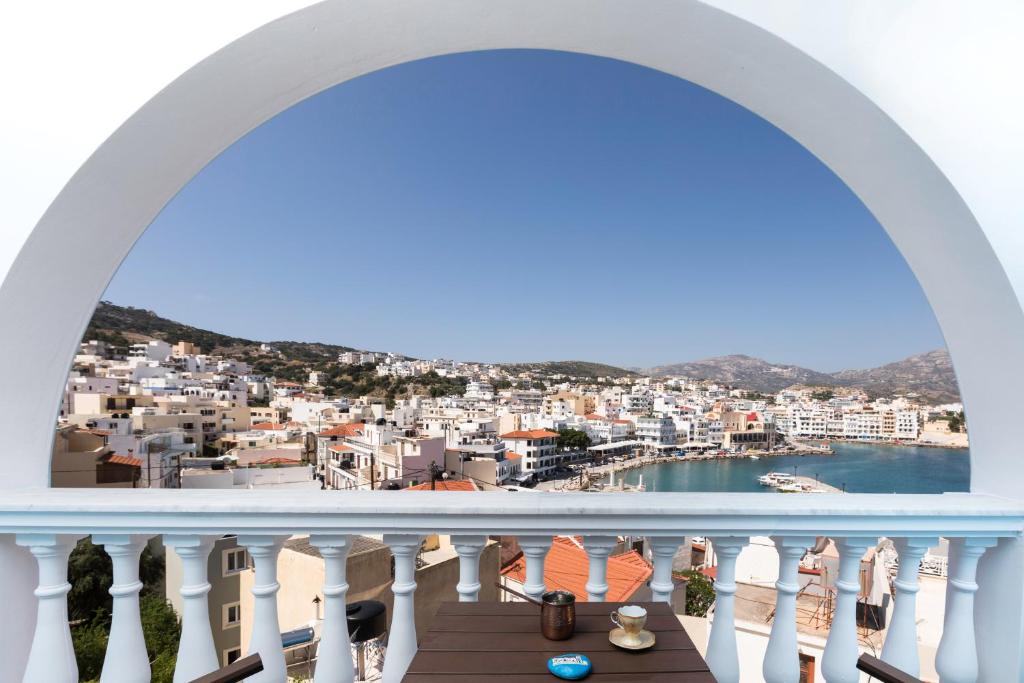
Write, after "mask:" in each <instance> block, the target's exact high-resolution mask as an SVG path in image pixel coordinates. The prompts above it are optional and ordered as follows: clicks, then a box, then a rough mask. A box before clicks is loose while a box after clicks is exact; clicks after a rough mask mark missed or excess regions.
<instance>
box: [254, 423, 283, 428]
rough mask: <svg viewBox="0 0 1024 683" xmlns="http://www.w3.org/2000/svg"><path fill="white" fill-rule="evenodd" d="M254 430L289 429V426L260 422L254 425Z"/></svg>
mask: <svg viewBox="0 0 1024 683" xmlns="http://www.w3.org/2000/svg"><path fill="white" fill-rule="evenodd" d="M252 429H287V426H286V425H283V424H281V423H279V422H259V423H257V424H254V425H253V426H252Z"/></svg>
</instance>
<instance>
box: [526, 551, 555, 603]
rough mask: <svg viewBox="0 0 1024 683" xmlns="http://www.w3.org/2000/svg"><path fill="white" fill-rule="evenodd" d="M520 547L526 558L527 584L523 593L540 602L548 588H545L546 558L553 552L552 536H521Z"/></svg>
mask: <svg viewBox="0 0 1024 683" xmlns="http://www.w3.org/2000/svg"><path fill="white" fill-rule="evenodd" d="M519 547H520V548H522V550H523V556H524V557H525V558H526V583H524V584H523V592H524V593H526V594H527V595H529V596H530V597H531V598H534V599H535V600H540V596H542V595H544V593H545V591H547V588H546V587H545V586H544V558H546V557H547V556H548V551H549V550H551V537H550V536H520V537H519Z"/></svg>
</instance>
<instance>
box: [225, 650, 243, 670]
mask: <svg viewBox="0 0 1024 683" xmlns="http://www.w3.org/2000/svg"><path fill="white" fill-rule="evenodd" d="M241 657H242V649H241V648H238V647H233V648H231V649H230V650H224V666H227V665H228V664H233V663H234V662H235V661H236V660H238V659H241Z"/></svg>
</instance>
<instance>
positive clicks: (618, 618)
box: [611, 605, 647, 643]
mask: <svg viewBox="0 0 1024 683" xmlns="http://www.w3.org/2000/svg"><path fill="white" fill-rule="evenodd" d="M611 619H612V623H613V624H615V625H616V626H618V627H619V628H621V629H622V630H623V631H624V632H625V634H626V640H628V641H630V642H632V643H639V642H640V632H641V631H643V630H644V625H645V624H646V623H647V610H645V609H644V608H643V607H638V606H637V605H623V606H622V607H620V608H619V609H618V610H616V611H615V612H612V613H611Z"/></svg>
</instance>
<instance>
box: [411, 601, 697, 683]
mask: <svg viewBox="0 0 1024 683" xmlns="http://www.w3.org/2000/svg"><path fill="white" fill-rule="evenodd" d="M630 604H639V605H642V606H643V607H645V608H646V609H647V615H648V616H647V630H649V631H653V632H654V634H655V635H656V636H657V642H656V643H655V645H654V647H652V648H650V649H649V650H644V651H642V652H629V651H626V650H621V649H619V648H617V647H615V646H614V645H612V644H611V643H610V642H608V632H609V631H610V630H611V629H612V628H614V625H613V624H612V622H611V620H610V619H609V618H608V615H609V614H610V613H611V612H613V611H614V610H615V609H616V608H617V607H619V604H618V603H611V602H580V603H577V604H576V633H575V634H574V635H573V637H572V638H570V639H569V640H559V641H556V640H548V639H546V638H545V637H544V636H542V635H541V634H540V608H539V607H536V606H534V605H531V604H529V603H525V602H446V603H444V604H442V605H441V607H440V609H438V611H437V615H436V616H435V617H434V621H433V623H432V624H431V625H430V630H429V631H427V633H426V634H425V635H424V636H423V640H422V642H421V643H420V647H419V651H418V652H417V653H416V656H415V657H414V658H413V660H412V663H411V664H410V665H409V669H408V671H407V672H406V674H405V678H403V679H402V680H403V681H404V683H442V681H452V682H453V683H471V682H474V681H481V682H484V681H485V682H486V683H534V682H540V681H544V682H545V683H551V681H558V680H560V679H558V678H555V677H554V676H553V675H551V674H550V673H548V669H547V661H548V658H549V657H551V656H553V655H558V654H566V653H579V654H585V655H586V656H587V657H589V658H590V661H591V664H593V670H592V671H591V674H590V676H588V677H587V678H586V679H585V680H587V681H592V682H593V683H612V682H619V681H621V682H622V683H629V682H639V681H645V682H649V683H662V682H664V683H668V681H672V683H715V679H714V677H713V676H712V675H711V672H710V670H709V669H708V665H707V664H706V663H705V662H704V659H703V658H701V656H700V653H699V652H697V648H696V647H694V645H693V641H691V640H690V637H689V636H687V635H686V632H685V631H684V630H683V627H682V626H681V625H680V623H679V619H678V618H677V617H676V615H675V614H674V613H673V612H672V609H671V608H670V607H669V606H668V604H666V603H664V602H641V603H630Z"/></svg>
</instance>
